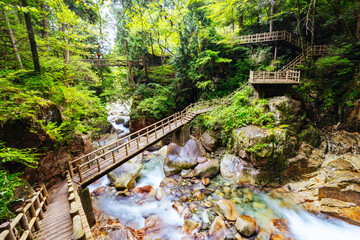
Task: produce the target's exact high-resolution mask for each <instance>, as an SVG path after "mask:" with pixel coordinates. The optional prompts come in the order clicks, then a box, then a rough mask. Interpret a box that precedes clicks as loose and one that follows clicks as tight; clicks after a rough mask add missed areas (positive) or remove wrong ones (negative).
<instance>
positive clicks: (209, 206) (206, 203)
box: [204, 201, 212, 208]
mask: <svg viewBox="0 0 360 240" xmlns="http://www.w3.org/2000/svg"><path fill="white" fill-rule="evenodd" d="M204 203H205V207H207V208H211V207H212V204H211V202H209V201H205V202H204Z"/></svg>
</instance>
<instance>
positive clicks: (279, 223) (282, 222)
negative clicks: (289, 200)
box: [272, 219, 290, 235]
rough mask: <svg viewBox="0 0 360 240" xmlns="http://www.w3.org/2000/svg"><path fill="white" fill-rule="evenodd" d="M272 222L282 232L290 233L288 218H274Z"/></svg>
mask: <svg viewBox="0 0 360 240" xmlns="http://www.w3.org/2000/svg"><path fill="white" fill-rule="evenodd" d="M272 223H273V225H274V227H276V228H277V229H278V230H279V231H280V232H282V233H284V234H286V235H290V231H289V227H288V221H287V220H286V219H273V220H272Z"/></svg>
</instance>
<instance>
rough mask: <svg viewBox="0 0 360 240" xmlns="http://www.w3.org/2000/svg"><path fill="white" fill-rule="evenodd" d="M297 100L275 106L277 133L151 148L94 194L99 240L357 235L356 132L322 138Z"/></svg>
mask: <svg viewBox="0 0 360 240" xmlns="http://www.w3.org/2000/svg"><path fill="white" fill-rule="evenodd" d="M300 106H301V104H299V102H297V101H295V100H292V99H289V98H287V97H277V98H274V99H271V100H270V101H269V109H268V111H270V112H273V113H274V116H275V117H276V119H277V122H276V123H275V126H274V127H273V128H270V129H269V128H262V127H259V126H254V125H249V126H246V127H243V128H239V129H234V130H233V131H232V134H231V135H230V136H228V137H227V138H224V137H219V135H218V134H216V133H214V132H204V133H202V134H200V135H199V134H197V138H195V137H192V138H191V139H190V140H189V141H187V143H186V144H185V145H184V146H179V145H176V144H174V143H171V144H169V145H167V146H161V145H160V146H155V147H153V148H152V150H156V149H157V150H156V151H152V152H150V151H145V152H144V153H143V154H140V155H138V156H137V157H135V158H133V159H132V160H131V161H129V162H127V163H125V164H123V165H122V166H120V167H119V168H118V169H116V170H115V171H113V172H111V173H109V174H108V176H105V177H103V178H102V179H100V180H99V181H98V182H96V183H94V184H92V185H91V186H90V191H92V196H93V205H94V207H95V208H96V215H97V219H98V223H97V225H96V226H95V227H93V229H92V230H93V234H94V236H96V239H183V240H187V239H266V240H268V239H298V240H313V239H314V240H317V239H327V240H332V239H333V240H339V239H357V237H358V236H360V227H358V226H359V225H360V218H359V216H360V211H359V208H360V202H359V199H360V191H359V189H360V181H359V179H360V171H359V170H360V158H359V150H360V149H359V142H360V135H359V134H358V133H349V132H346V131H333V132H331V131H328V132H319V131H318V130H316V129H315V128H314V127H313V126H312V125H311V124H309V122H308V121H306V119H304V117H302V116H303V111H302V110H301V107H300Z"/></svg>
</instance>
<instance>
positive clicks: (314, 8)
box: [311, 0, 316, 65]
mask: <svg viewBox="0 0 360 240" xmlns="http://www.w3.org/2000/svg"><path fill="white" fill-rule="evenodd" d="M312 8H313V9H312V17H311V27H312V32H311V65H313V64H314V48H315V13H316V0H314V1H313V6H312Z"/></svg>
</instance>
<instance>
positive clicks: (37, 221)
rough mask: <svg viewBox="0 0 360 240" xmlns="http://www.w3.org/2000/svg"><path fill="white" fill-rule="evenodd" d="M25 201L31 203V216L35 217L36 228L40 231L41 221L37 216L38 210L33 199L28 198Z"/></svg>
mask: <svg viewBox="0 0 360 240" xmlns="http://www.w3.org/2000/svg"><path fill="white" fill-rule="evenodd" d="M25 202H26V203H29V204H30V208H29V213H30V217H31V218H35V223H34V228H35V230H36V231H39V230H40V223H39V219H38V217H37V216H36V211H35V208H34V204H33V202H32V199H28V200H26V201H25Z"/></svg>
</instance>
